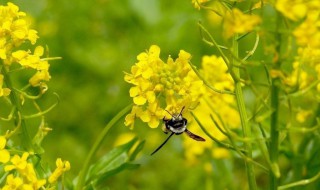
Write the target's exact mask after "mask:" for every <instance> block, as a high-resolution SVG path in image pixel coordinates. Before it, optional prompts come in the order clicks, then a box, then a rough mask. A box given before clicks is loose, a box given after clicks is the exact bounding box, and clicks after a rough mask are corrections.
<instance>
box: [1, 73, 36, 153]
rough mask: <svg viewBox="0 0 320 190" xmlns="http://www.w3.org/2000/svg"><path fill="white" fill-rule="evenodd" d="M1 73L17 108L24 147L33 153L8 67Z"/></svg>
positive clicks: (12, 102)
mask: <svg viewBox="0 0 320 190" xmlns="http://www.w3.org/2000/svg"><path fill="white" fill-rule="evenodd" d="M1 73H2V74H3V76H4V81H5V84H6V86H7V88H9V89H11V92H10V95H9V97H10V101H11V104H12V106H14V107H15V108H16V109H15V111H14V119H15V121H14V122H15V126H16V127H20V126H21V130H22V139H21V141H22V142H23V143H22V146H23V147H24V149H25V150H28V151H33V145H32V141H31V137H30V135H29V132H28V129H27V125H26V122H25V120H24V119H23V118H21V110H22V107H21V102H20V101H19V98H18V95H17V94H16V92H15V90H14V86H13V84H12V81H11V78H10V75H9V74H8V71H7V70H6V67H3V68H2V69H1Z"/></svg>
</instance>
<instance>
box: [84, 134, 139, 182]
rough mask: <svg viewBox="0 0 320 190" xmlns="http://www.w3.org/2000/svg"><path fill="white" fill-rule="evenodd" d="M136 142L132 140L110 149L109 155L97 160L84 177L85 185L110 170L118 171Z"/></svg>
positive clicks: (135, 139)
mask: <svg viewBox="0 0 320 190" xmlns="http://www.w3.org/2000/svg"><path fill="white" fill-rule="evenodd" d="M137 140H138V139H137V138H134V139H132V140H131V141H130V142H128V143H126V144H124V145H121V146H118V147H116V148H114V149H112V150H111V151H110V152H109V153H107V154H106V155H105V156H103V157H102V158H100V160H98V161H97V162H96V163H95V164H93V165H91V167H90V169H89V172H88V175H87V177H86V184H88V183H91V182H92V181H96V180H97V179H99V178H100V176H103V175H105V174H106V173H108V172H109V171H110V170H117V171H118V169H117V168H119V167H120V166H121V165H123V164H124V163H126V162H127V161H128V160H129V155H128V152H129V150H130V149H131V148H132V147H133V146H134V144H135V143H136V142H137ZM120 169H121V167H120ZM124 169H125V168H124Z"/></svg>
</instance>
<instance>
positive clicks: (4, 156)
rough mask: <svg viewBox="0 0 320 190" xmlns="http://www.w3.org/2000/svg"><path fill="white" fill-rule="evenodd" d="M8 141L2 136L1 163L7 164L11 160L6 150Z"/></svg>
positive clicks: (0, 141) (0, 137)
mask: <svg viewBox="0 0 320 190" xmlns="http://www.w3.org/2000/svg"><path fill="white" fill-rule="evenodd" d="M6 144H7V139H6V138H5V137H4V136H0V163H7V162H8V161H9V160H10V153H9V151H8V150H6V149H5V146H6Z"/></svg>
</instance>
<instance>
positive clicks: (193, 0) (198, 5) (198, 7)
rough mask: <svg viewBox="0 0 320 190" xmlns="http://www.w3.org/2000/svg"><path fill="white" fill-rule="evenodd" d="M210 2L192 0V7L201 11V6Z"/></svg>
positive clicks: (206, 0)
mask: <svg viewBox="0 0 320 190" xmlns="http://www.w3.org/2000/svg"><path fill="white" fill-rule="evenodd" d="M208 1H209V0H192V5H193V7H194V8H196V9H198V10H200V7H201V4H203V3H206V2H208Z"/></svg>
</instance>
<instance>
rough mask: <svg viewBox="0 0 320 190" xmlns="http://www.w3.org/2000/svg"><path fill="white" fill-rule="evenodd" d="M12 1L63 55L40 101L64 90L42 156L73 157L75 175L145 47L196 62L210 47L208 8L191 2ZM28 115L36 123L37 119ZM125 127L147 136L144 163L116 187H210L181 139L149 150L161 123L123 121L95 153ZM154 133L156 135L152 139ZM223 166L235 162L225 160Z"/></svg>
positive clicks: (124, 100)
mask: <svg viewBox="0 0 320 190" xmlns="http://www.w3.org/2000/svg"><path fill="white" fill-rule="evenodd" d="M0 2H1V4H6V3H7V2H8V1H2V0H1V1H0ZM11 2H13V3H15V4H16V5H18V6H19V7H20V10H21V11H23V12H26V13H27V14H28V15H30V16H31V18H30V19H31V20H32V23H33V26H32V28H34V29H36V30H37V31H38V32H39V33H38V34H39V36H40V39H39V40H38V42H37V44H38V45H48V47H49V50H50V51H49V53H50V56H53V57H56V56H60V57H62V60H56V61H52V62H50V63H51V67H50V73H51V77H52V78H51V81H50V82H49V83H48V86H49V90H48V92H47V93H46V95H45V96H44V97H43V98H42V99H41V100H40V105H41V106H42V108H43V109H45V108H46V107H49V106H50V105H52V104H53V103H54V102H55V101H56V100H55V96H54V95H53V93H54V92H56V93H58V94H59V97H60V103H59V105H58V106H57V107H56V108H55V109H54V110H52V111H51V112H50V113H48V114H46V121H47V123H48V125H49V127H51V128H53V131H52V132H51V133H49V135H48V136H47V137H46V139H45V140H44V143H43V146H44V149H45V151H46V152H45V154H44V155H43V159H44V160H45V161H46V162H48V163H49V164H50V165H51V166H52V168H54V167H55V160H56V158H58V157H61V158H62V159H63V160H69V161H70V162H71V168H72V169H71V171H70V172H68V174H67V177H68V178H70V179H73V178H74V177H75V176H77V175H78V172H79V170H80V169H81V167H82V164H83V162H84V159H85V158H86V156H87V154H88V152H89V150H90V148H91V146H92V144H93V143H94V141H95V139H96V137H97V136H98V134H99V133H100V132H101V130H102V129H103V127H104V126H105V125H106V123H107V122H108V121H109V120H110V119H111V118H112V117H113V116H114V115H115V114H117V113H118V111H120V110H121V109H122V108H123V107H125V106H126V105H128V104H129V103H131V101H132V100H131V98H130V97H129V92H128V90H129V87H130V85H129V84H126V83H125V82H124V80H123V77H124V73H123V72H124V71H127V72H128V71H130V67H131V66H132V65H133V64H134V63H135V62H136V56H137V55H138V54H139V53H140V52H143V51H145V50H147V49H149V47H150V45H152V44H157V45H158V46H159V47H161V55H162V59H164V60H166V59H167V57H168V55H169V54H170V55H171V56H172V57H174V58H175V57H177V54H178V53H179V50H180V49H184V50H186V51H187V52H190V53H191V54H192V55H193V59H192V60H193V62H194V63H195V64H199V62H200V60H201V55H202V54H204V53H205V52H209V50H208V48H207V47H206V46H205V45H204V44H203V43H202V41H201V36H200V34H199V29H198V27H197V22H198V21H199V20H202V18H203V17H204V16H205V15H201V13H200V12H199V11H197V10H195V9H194V8H193V7H192V4H191V1H185V0H178V1H171V0H163V1H158V0H121V1H118V0H96V1H89V0H81V1H65V0H28V1H25V0H17V1H11ZM27 122H28V124H29V125H33V126H31V127H33V128H34V129H36V128H37V126H38V122H39V121H38V120H33V121H30V120H29V121H27ZM128 132H132V133H134V134H136V135H137V136H138V137H139V138H140V139H145V140H146V146H145V148H144V149H143V151H142V154H141V155H140V156H138V160H137V161H136V162H137V163H140V164H141V167H140V168H139V169H138V170H133V171H128V172H123V173H121V174H119V175H117V176H115V177H112V178H111V179H110V180H109V181H108V182H107V184H108V186H109V187H111V189H154V190H156V189H203V188H204V187H205V186H206V183H204V179H205V178H206V177H208V176H206V173H204V172H203V165H202V164H199V165H193V166H192V167H190V166H188V163H186V162H185V160H184V157H183V150H182V140H181V138H175V140H174V141H171V142H169V143H168V144H167V146H166V149H163V150H161V153H158V154H156V155H155V156H153V157H150V156H149V155H150V153H151V152H152V151H153V150H154V149H155V148H156V147H157V146H158V145H159V144H161V143H162V141H163V140H164V138H165V136H164V135H163V133H162V132H161V130H160V129H159V128H158V129H153V130H152V129H150V128H149V127H148V126H147V125H146V124H142V123H138V124H137V125H136V128H135V129H134V130H133V131H130V129H129V128H127V127H125V126H124V124H123V121H121V122H119V123H118V124H117V126H116V127H114V128H113V129H112V130H111V134H110V135H109V136H108V137H107V139H106V140H105V142H104V144H103V146H102V148H101V150H100V151H99V155H97V156H101V155H103V154H104V153H106V152H108V150H110V149H111V148H112V147H113V146H114V142H115V141H116V140H117V138H118V137H119V136H120V135H121V134H124V133H128ZM150 134H152V135H153V136H152V139H154V138H155V137H156V139H158V140H157V141H151V139H150V138H148V137H149V135H150ZM203 159H205V158H203ZM225 167H230V166H229V165H228V163H225ZM216 175H219V174H216ZM211 177H212V176H211ZM211 180H212V179H211ZM211 180H209V181H211ZM226 182H227V180H226ZM207 185H210V184H209V182H208V184H207Z"/></svg>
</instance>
